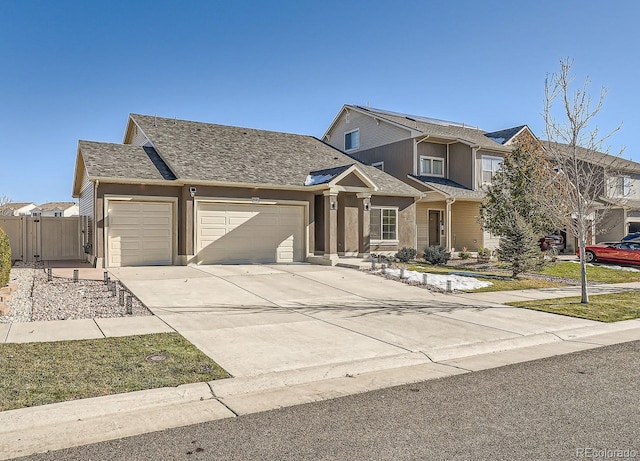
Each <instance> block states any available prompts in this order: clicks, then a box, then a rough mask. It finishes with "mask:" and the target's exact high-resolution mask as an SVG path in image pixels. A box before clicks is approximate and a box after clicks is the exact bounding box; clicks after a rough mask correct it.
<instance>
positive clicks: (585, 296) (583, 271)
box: [578, 231, 589, 304]
mask: <svg viewBox="0 0 640 461" xmlns="http://www.w3.org/2000/svg"><path fill="white" fill-rule="evenodd" d="M580 234H581V235H580V238H579V239H578V246H579V248H580V286H581V288H582V290H581V299H580V302H581V303H582V304H588V303H589V292H588V291H587V261H586V259H585V258H586V254H585V247H586V246H587V238H586V236H585V235H584V234H585V232H584V231H581V232H580Z"/></svg>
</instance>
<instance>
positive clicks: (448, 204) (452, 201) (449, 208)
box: [446, 197, 456, 251]
mask: <svg viewBox="0 0 640 461" xmlns="http://www.w3.org/2000/svg"><path fill="white" fill-rule="evenodd" d="M455 202H456V198H455V197H449V198H447V200H446V203H447V211H446V212H447V248H448V250H449V251H453V246H452V245H451V205H453V204H454V203H455Z"/></svg>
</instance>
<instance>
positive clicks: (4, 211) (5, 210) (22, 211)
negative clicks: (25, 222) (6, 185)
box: [0, 202, 36, 216]
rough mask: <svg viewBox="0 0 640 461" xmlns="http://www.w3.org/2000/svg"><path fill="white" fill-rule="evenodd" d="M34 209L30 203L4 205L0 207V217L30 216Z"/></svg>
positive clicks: (33, 205) (33, 204)
mask: <svg viewBox="0 0 640 461" xmlns="http://www.w3.org/2000/svg"><path fill="white" fill-rule="evenodd" d="M35 207H36V205H35V203H32V202H19V203H18V202H16V203H5V204H4V205H1V206H0V216H24V215H26V216H30V215H31V210H33V209H34V208H35Z"/></svg>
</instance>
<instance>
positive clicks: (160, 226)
mask: <svg viewBox="0 0 640 461" xmlns="http://www.w3.org/2000/svg"><path fill="white" fill-rule="evenodd" d="M108 213H109V214H108V226H109V230H108V232H107V251H108V255H107V257H108V261H107V263H108V266H109V267H120V266H161V265H171V264H172V263H173V232H172V230H173V222H172V214H173V213H172V204H171V203H170V202H130V201H116V200H111V201H109V208H108Z"/></svg>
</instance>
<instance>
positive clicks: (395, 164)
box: [350, 139, 414, 185]
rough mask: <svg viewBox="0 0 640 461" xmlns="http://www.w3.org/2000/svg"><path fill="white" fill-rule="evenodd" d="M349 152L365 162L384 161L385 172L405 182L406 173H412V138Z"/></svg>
mask: <svg viewBox="0 0 640 461" xmlns="http://www.w3.org/2000/svg"><path fill="white" fill-rule="evenodd" d="M350 154H351V155H353V156H354V157H355V158H357V159H358V160H360V161H361V162H363V163H367V164H372V163H376V162H384V171H385V173H389V174H390V175H392V176H395V177H396V178H399V179H401V180H403V181H405V182H407V181H408V180H407V175H408V174H410V173H413V140H411V139H406V140H404V141H398V142H395V143H392V144H387V145H385V146H380V147H376V148H373V149H367V150H360V151H358V152H353V153H350ZM412 183H413V181H412ZM410 184H411V183H410ZM411 185H414V184H411Z"/></svg>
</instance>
